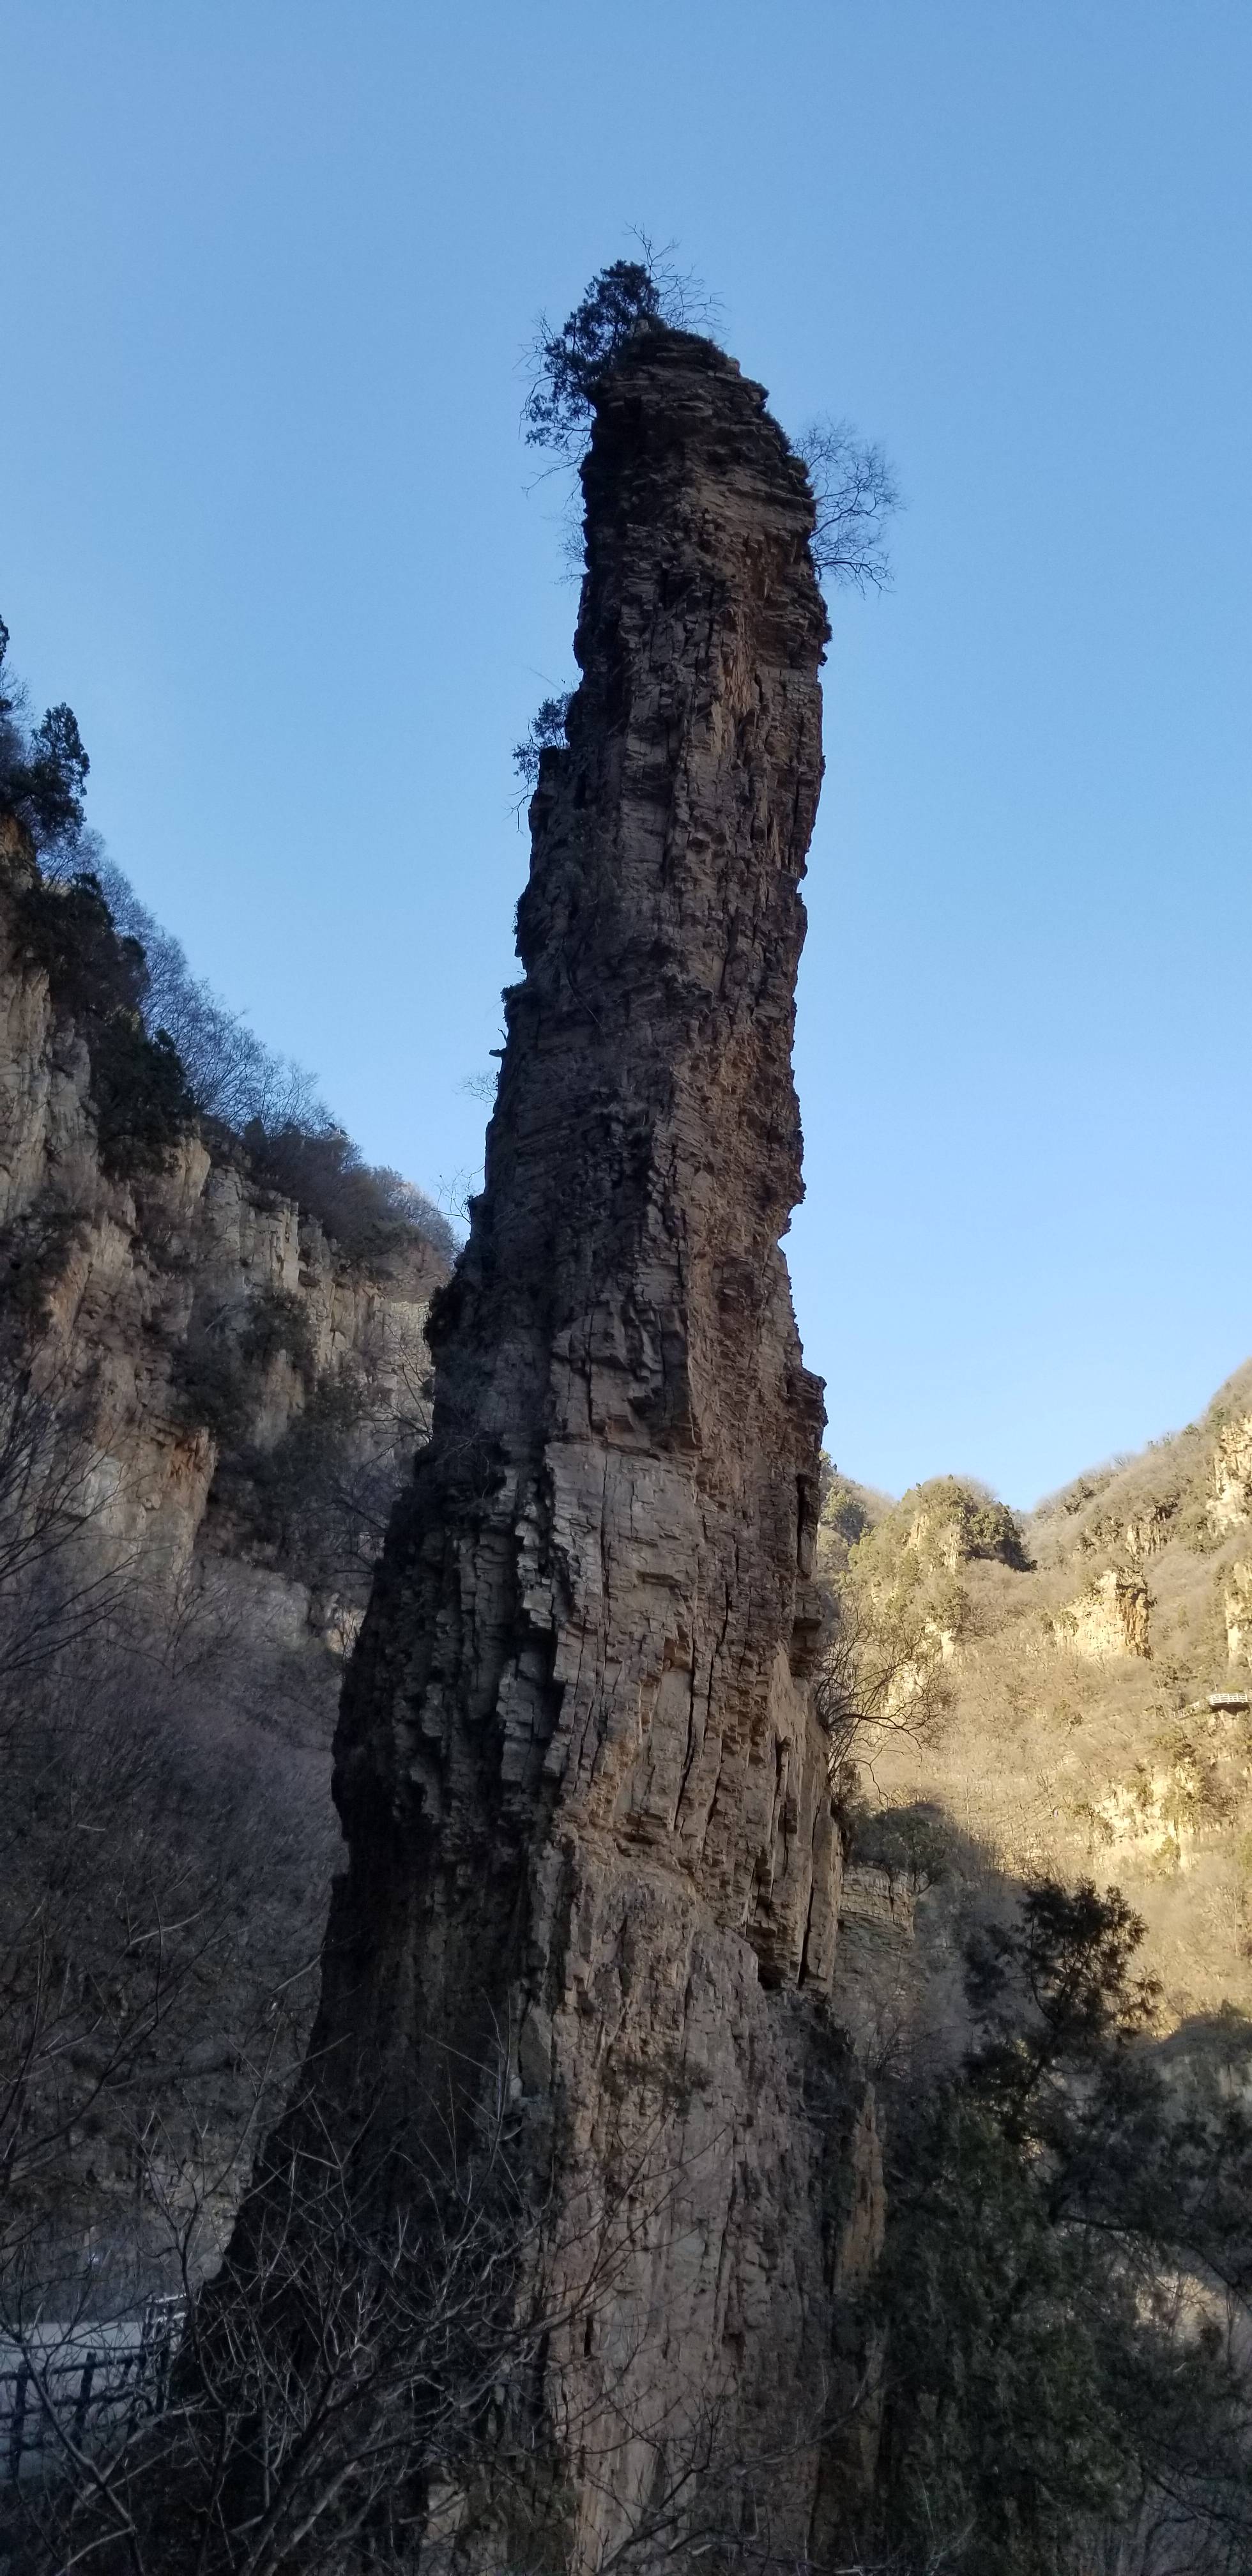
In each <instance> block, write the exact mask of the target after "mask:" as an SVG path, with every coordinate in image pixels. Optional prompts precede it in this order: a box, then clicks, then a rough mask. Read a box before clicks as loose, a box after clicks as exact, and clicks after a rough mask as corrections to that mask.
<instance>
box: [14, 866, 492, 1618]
mask: <svg viewBox="0 0 1252 2576" xmlns="http://www.w3.org/2000/svg"><path fill="white" fill-rule="evenodd" d="M35 882H36V875H35V869H34V865H33V862H32V861H31V859H30V857H29V854H28V852H27V849H26V847H25V843H24V838H23V835H22V834H21V832H20V831H19V829H18V828H17V827H16V826H15V825H13V824H5V823H3V822H2V821H0V1325H3V1329H4V1334H5V1341H6V1347H7V1349H8V1352H9V1359H10V1365H11V1366H14V1367H16V1368H18V1369H24V1368H26V1367H29V1368H30V1370H31V1372H32V1375H33V1378H34V1381H35V1383H36V1385H37V1386H38V1387H39V1388H40V1389H41V1390H43V1391H46V1392H47V1394H48V1395H49V1397H50V1398H51V1400H52V1401H53V1402H54V1404H55V1406H56V1407H57V1408H58V1410H59V1412H60V1413H61V1415H62V1416H63V1417H65V1418H66V1419H68V1418H70V1417H72V1418H73V1422H74V1427H75V1437H76V1439H77V1440H78V1441H79V1443H80V1445H81V1446H82V1448H83V1450H84V1453H85V1454H86V1455H87V1456H88V1457H89V1466H88V1468H87V1470H86V1475H85V1483H84V1491H83V1507H84V1508H83V1518H84V1524H85V1527H86V1528H87V1530H88V1531H89V1534H90V1536H91V1537H92V1538H93V1540H94V1541H95V1543H96V1544H97V1545H98V1547H99V1548H100V1549H101V1550H104V1551H110V1550H111V1551H112V1552H113V1554H114V1556H115V1557H116V1556H118V1555H119V1553H120V1555H122V1556H123V1557H125V1558H126V1559H127V1561H128V1562H130V1563H132V1564H135V1563H138V1562H142V1566H143V1570H144V1573H145V1577H146V1578H147V1579H148V1580H149V1581H150V1582H152V1583H156V1584H160V1585H163V1586H165V1587H166V1588H169V1587H173V1586H177V1585H178V1584H179V1583H180V1582H183V1581H185V1580H186V1579H187V1577H188V1576H189V1574H190V1573H191V1572H192V1570H193V1568H194V1565H195V1562H196V1559H197V1554H198V1553H199V1554H203V1553H205V1552H206V1551H208V1552H211V1553H212V1554H213V1555H214V1556H215V1557H217V1558H218V1559H219V1560H220V1561H221V1562H223V1563H229V1562H231V1561H236V1562H237V1561H240V1560H242V1559H245V1558H246V1559H247V1560H248V1561H249V1586H248V1589H249V1597H250V1598H251V1600H252V1601H253V1604H254V1606H258V1605H259V1604H260V1601H261V1597H262V1594H263V1593H265V1592H267V1591H268V1592H269V1593H270V1594H271V1595H272V1596H273V1597H272V1599H271V1601H270V1603H269V1615H270V1624H271V1625H272V1624H273V1621H274V1619H277V1622H278V1625H279V1627H280V1628H281V1627H283V1626H286V1627H287V1628H289V1629H290V1628H292V1627H293V1626H294V1627H295V1628H297V1629H298V1628H299V1627H300V1626H301V1625H302V1624H303V1625H307V1626H309V1627H311V1628H312V1629H313V1630H314V1631H316V1632H317V1633H319V1634H330V1633H331V1631H332V1629H333V1626H334V1621H335V1618H336V1614H337V1613H338V1612H339V1611H340V1610H341V1608H342V1607H343V1605H341V1604H338V1603H336V1602H334V1601H332V1600H326V1599H321V1598H318V1597H317V1595H316V1591H315V1589H314V1588H311V1587H310V1586H309V1585H307V1584H305V1585H302V1584H301V1583H300V1581H299V1579H298V1577H297V1576H296V1575H295V1574H294V1573H293V1571H292V1569H291V1568H290V1567H288V1568H286V1569H279V1568H276V1567H275V1566H274V1565H273V1563H272V1562H271V1563H269V1564H267V1561H266V1560H267V1550H266V1548H265V1547H264V1545H259V1546H252V1545H249V1544H248V1542H247V1539H246V1537H245V1535H244V1534H243V1532H242V1531H241V1528H240V1525H239V1523H238V1518H237V1516H235V1518H234V1519H233V1520H232V1516H231V1514H230V1512H229V1510H228V1509H227V1508H225V1506H226V1502H227V1496H226V1494H225V1492H224V1490H223V1487H222V1485H221V1484H220V1483H217V1482H215V1480H216V1479H217V1473H218V1469H219V1466H220V1465H222V1464H223V1462H224V1461H225V1460H226V1459H227V1457H228V1455H230V1454H234V1455H240V1454H243V1455H257V1454H261V1455H263V1454H265V1453H267V1452H273V1451H274V1450H275V1449H276V1448H277V1447H278V1444H279V1443H280V1442H281V1441H282V1439H283V1436H284V1434H285V1433H287V1432H288V1431H289V1430H290V1429H291V1426H292V1424H293V1422H295V1421H296V1420H297V1419H298V1418H299V1417H300V1415H301V1414H302V1413H303V1412H304V1411H305V1409H306V1407H307V1405H308V1403H309V1400H310V1397H311V1396H312V1395H313V1394H314V1392H315V1391H316V1389H317V1388H318V1387H319V1386H324V1385H326V1384H327V1383H328V1382H331V1381H335V1380H342V1379H343V1378H344V1377H345V1375H347V1374H352V1375H355V1377H356V1378H358V1379H359V1380H360V1381H362V1382H363V1383H366V1382H367V1383H368V1385H369V1388H370V1392H371V1400H372V1403H373V1405H374V1408H375V1411H376V1412H378V1413H381V1414H387V1413H390V1415H391V1416H393V1417H396V1416H405V1415H411V1413H412V1411H413V1396H414V1391H415V1390H417V1389H420V1385H421V1382H422V1381H423V1379H424V1376H425V1369H426V1350H425V1341H424V1334H423V1325H424V1319H425V1314H426V1308H427V1305H428V1303H429V1299H430V1296H431V1293H432V1291H433V1289H434V1288H435V1286H436V1285H437V1284H438V1281H439V1280H440V1279H441V1278H442V1277H443V1275H444V1268H445V1265H444V1264H443V1263H442V1262H441V1261H440V1260H439V1259H438V1258H437V1257H436V1256H435V1255H434V1254H433V1253H430V1252H429V1251H428V1249H427V1248H426V1247H424V1246H423V1245H421V1244H420V1243H415V1244H414V1246H413V1248H412V1249H411V1251H408V1252H406V1253H405V1254H403V1255H401V1256H397V1257H394V1258H392V1259H391V1260H390V1261H389V1262H387V1263H386V1264H384V1265H383V1266H382V1267H381V1269H380V1270H378V1271H371V1270H370V1269H369V1268H367V1267H366V1266H364V1265H363V1264H361V1263H359V1262H356V1261H352V1260H349V1259H347V1258H346V1257H345V1256H344V1255H343V1254H342V1253H341V1252H340V1251H339V1250H338V1248H337V1247H336V1246H335V1245H334V1244H333V1243H332V1242H330V1241H329V1240H328V1239H327V1237H326V1235H325V1234H324V1232H323V1231H322V1229H321V1227H320V1226H319V1225H318V1224H317V1223H316V1222H314V1221H312V1220H311V1219H309V1218H308V1217H306V1216H305V1215H303V1214H302V1211H301V1210H300V1209H299V1208H298V1207H297V1206H296V1205H295V1203H294V1202H293V1201H292V1200H290V1199H287V1198H283V1197H281V1196H279V1195H277V1194H276V1193H275V1192H273V1191H271V1190H267V1189H265V1188H263V1187H261V1186H260V1185H259V1184H258V1183H257V1182H256V1181H255V1180H254V1179H253V1177H252V1175H251V1173H250V1171H249V1167H248V1160H247V1156H246V1154H245V1153H244V1152H243V1151H242V1149H241V1148H240V1147H239V1146H238V1144H237V1143H236V1142H235V1141H234V1140H233V1139H231V1138H230V1137H229V1136H228V1134H227V1133H226V1131H224V1130H221V1129H213V1128H212V1127H209V1128H207V1129H202V1128H201V1126H200V1125H199V1124H198V1123H197V1124H196V1125H194V1126H193V1127H191V1128H189V1129H187V1130H186V1131H185V1132H184V1133H182V1134H181V1135H180V1136H179V1138H178V1140H177V1141H176V1142H175V1143H174V1145H173V1146H172V1147H171V1149H170V1150H169V1152H168V1153H167V1154H166V1155H165V1156H164V1157H163V1158H162V1168H159V1169H141V1170H138V1171H132V1172H129V1173H126V1174H124V1175H121V1176H119V1175H118V1173H117V1172H116V1171H111V1170H110V1169H109V1168H108V1167H107V1161H106V1158H105V1157H103V1156H102V1153H101V1150H100V1140H99V1132H98V1129H99V1122H98V1114H97V1109H96V1104H95V1101H94V1098H93V1090H92V1064H91V1056H90V1052H89V1047H88V1043H87V1040H86V1037H85V1036H84V1033H83V1028H82V1026H81V1025H80V1024H79V1022H78V1021H77V1020H76V1018H75V1016H74V1014H73V1012H72V1011H70V1010H67V1008H66V1007H65V1006H64V1003H63V1001H59V1000H58V998H57V995H56V993H55V990H54V983H53V980H52V979H51V978H50V975H49V972H48V970H47V967H46V966H45V965H43V964H41V963H39V962H37V961H36V959H35V958H34V957H32V955H31V953H30V947H29V943H28V942H27V940H26V939H25V937H24V935H23V934H24V912H23V901H24V897H25V896H27V895H28V893H29V890H30V888H31V886H32V885H33V884H34V883H35ZM268 1554H269V1556H270V1558H271V1559H272V1556H273V1551H272V1550H270V1551H268ZM258 1615H259V1606H258Z"/></svg>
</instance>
